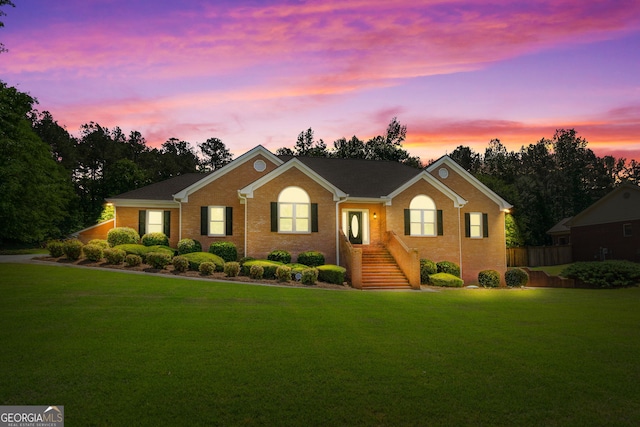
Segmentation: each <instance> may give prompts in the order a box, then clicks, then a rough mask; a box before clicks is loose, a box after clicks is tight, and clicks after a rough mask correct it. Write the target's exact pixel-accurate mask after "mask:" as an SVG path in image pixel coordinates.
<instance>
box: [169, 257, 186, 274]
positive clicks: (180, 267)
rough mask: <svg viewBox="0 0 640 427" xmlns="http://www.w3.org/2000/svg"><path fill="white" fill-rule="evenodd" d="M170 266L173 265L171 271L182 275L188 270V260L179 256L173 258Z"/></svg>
mask: <svg viewBox="0 0 640 427" xmlns="http://www.w3.org/2000/svg"><path fill="white" fill-rule="evenodd" d="M171 264H173V269H174V270H175V271H177V272H178V273H184V272H185V271H187V270H188V269H189V260H188V259H186V258H185V257H183V256H180V255H178V256H174V257H173V259H172V260H171Z"/></svg>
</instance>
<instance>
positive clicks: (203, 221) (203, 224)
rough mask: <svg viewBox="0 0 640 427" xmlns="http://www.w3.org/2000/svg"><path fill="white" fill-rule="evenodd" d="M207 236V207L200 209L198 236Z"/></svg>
mask: <svg viewBox="0 0 640 427" xmlns="http://www.w3.org/2000/svg"><path fill="white" fill-rule="evenodd" d="M208 234H209V206H201V207H200V235H201V236H206V235H208Z"/></svg>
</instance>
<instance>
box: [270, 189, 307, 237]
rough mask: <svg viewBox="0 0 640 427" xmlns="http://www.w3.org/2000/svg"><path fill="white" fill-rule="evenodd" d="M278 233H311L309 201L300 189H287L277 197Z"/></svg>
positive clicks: (305, 193)
mask: <svg viewBox="0 0 640 427" xmlns="http://www.w3.org/2000/svg"><path fill="white" fill-rule="evenodd" d="M278 231H279V232H281V233H310V232H311V199H310V198H309V195H308V194H307V192H306V191H304V190H303V189H302V188H300V187H287V188H285V189H284V190H282V192H280V195H279V196H278Z"/></svg>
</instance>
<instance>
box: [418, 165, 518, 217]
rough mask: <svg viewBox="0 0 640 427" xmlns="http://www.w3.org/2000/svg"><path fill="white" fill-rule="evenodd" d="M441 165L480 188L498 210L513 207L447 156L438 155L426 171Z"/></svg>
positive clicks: (431, 170) (433, 169)
mask: <svg viewBox="0 0 640 427" xmlns="http://www.w3.org/2000/svg"><path fill="white" fill-rule="evenodd" d="M441 166H447V167H449V168H451V169H453V170H454V171H455V172H456V173H457V174H458V175H460V176H462V177H463V178H464V179H466V180H467V181H468V182H469V183H470V184H471V185H473V186H474V187H476V188H477V189H478V190H480V192H481V193H483V194H484V195H485V196H487V197H488V198H490V199H491V200H493V201H494V202H495V203H496V204H497V205H498V206H499V207H500V210H507V209H511V208H512V207H513V205H512V204H511V203H509V202H507V201H506V200H504V199H503V198H502V197H500V196H498V195H497V194H496V193H494V192H493V190H491V189H490V188H489V187H487V186H486V185H484V184H483V183H482V182H480V181H479V180H478V178H476V177H475V176H473V175H471V174H470V173H469V171H467V170H466V169H465V168H463V167H462V166H460V165H459V164H458V163H456V162H455V161H454V160H453V159H452V158H451V157H449V156H442V157H440V158H439V159H438V160H437V161H436V162H435V163H433V164H432V165H430V166H429V167H428V168H427V171H428V172H433V171H435V170H436V169H438V168H439V167H441Z"/></svg>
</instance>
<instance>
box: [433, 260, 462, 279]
mask: <svg viewBox="0 0 640 427" xmlns="http://www.w3.org/2000/svg"><path fill="white" fill-rule="evenodd" d="M436 268H437V270H438V273H448V274H451V275H453V276H456V277H460V266H459V265H458V264H456V263H455V262H451V261H440V262H437V263H436Z"/></svg>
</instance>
